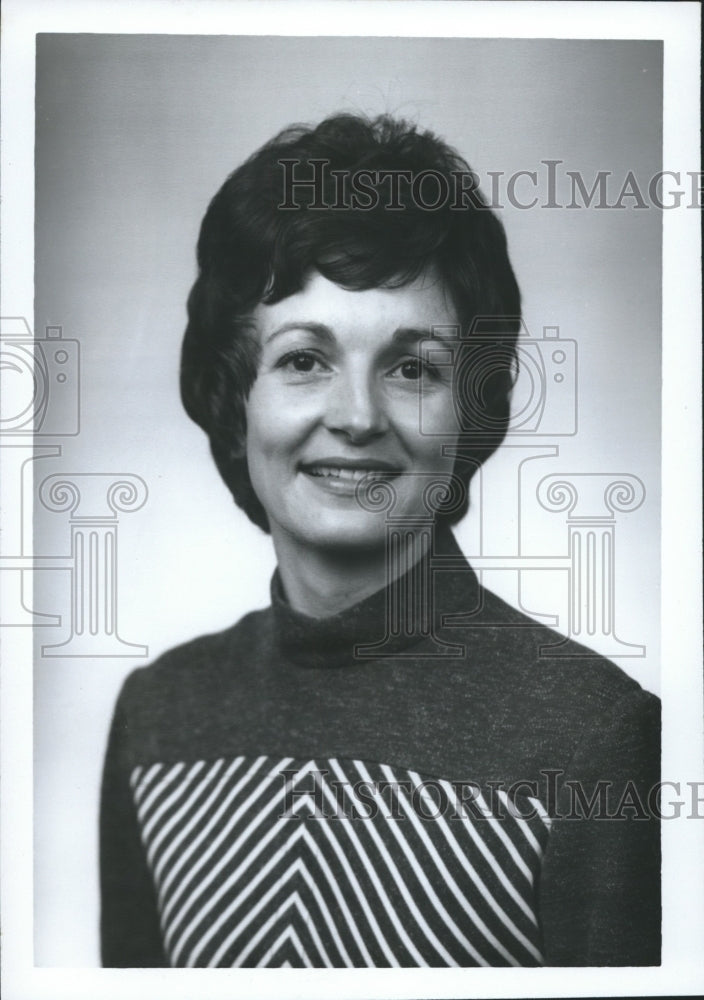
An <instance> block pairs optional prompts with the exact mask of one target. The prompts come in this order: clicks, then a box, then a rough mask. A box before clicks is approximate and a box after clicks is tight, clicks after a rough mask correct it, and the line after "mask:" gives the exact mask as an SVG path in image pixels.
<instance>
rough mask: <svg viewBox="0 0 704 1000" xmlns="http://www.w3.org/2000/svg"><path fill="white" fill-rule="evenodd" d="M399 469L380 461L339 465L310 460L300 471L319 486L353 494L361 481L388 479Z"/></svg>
mask: <svg viewBox="0 0 704 1000" xmlns="http://www.w3.org/2000/svg"><path fill="white" fill-rule="evenodd" d="M400 471H401V470H400V469H397V468H394V467H393V466H392V465H390V464H389V465H387V464H386V463H382V462H370V464H369V465H362V464H361V463H360V464H357V463H354V464H353V463H349V464H345V465H340V464H337V463H334V462H311V463H309V464H305V465H302V466H301V472H303V473H304V475H306V476H308V477H309V478H310V479H311V480H314V481H315V483H316V484H317V485H319V486H322V487H325V488H327V489H330V490H333V491H334V492H336V493H346V494H349V495H354V494H355V493H356V490H357V486H358V485H359V484H360V483H361V482H362V481H366V482H370V483H371V482H378V481H388V480H389V479H393V478H394V477H395V476H398V475H399V474H400Z"/></svg>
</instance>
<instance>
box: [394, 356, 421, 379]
mask: <svg viewBox="0 0 704 1000" xmlns="http://www.w3.org/2000/svg"><path fill="white" fill-rule="evenodd" d="M400 372H401V375H402V376H403V378H407V379H419V378H421V377H422V375H423V364H422V362H421V361H420V360H419V359H418V358H414V359H413V361H404V362H403V364H402V365H401V366H400Z"/></svg>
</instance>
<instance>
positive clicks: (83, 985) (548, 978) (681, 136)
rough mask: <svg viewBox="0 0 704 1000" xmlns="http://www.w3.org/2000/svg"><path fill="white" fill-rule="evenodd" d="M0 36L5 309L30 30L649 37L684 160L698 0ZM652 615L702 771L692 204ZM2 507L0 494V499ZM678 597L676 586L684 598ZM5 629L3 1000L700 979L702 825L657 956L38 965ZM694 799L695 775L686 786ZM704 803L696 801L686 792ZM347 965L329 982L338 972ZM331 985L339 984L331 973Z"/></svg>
mask: <svg viewBox="0 0 704 1000" xmlns="http://www.w3.org/2000/svg"><path fill="white" fill-rule="evenodd" d="M3 15H4V16H3V36H2V157H3V171H2V235H3V239H2V272H3V282H2V306H1V310H0V312H1V314H2V315H3V316H6V315H14V316H19V315H25V316H31V315H32V312H33V308H32V306H33V260H34V254H33V250H34V247H33V221H34V207H33V197H34V184H33V178H34V171H33V152H34V128H33V124H34V57H35V35H36V33H38V32H58V33H61V32H77V33H81V32H94V33H98V34H103V33H105V34H109V33H121V34H132V33H136V34H150V33H154V34H184V35H190V34H194V35H198V34H216V35H217V34H239V35H249V34H252V35H257V34H272V25H275V26H276V30H275V32H274V33H275V34H277V35H306V34H315V35H364V34H369V35H378V36H386V35H397V36H398V35H403V36H409V37H410V36H415V37H430V36H435V37H449V36H460V37H461V36H470V37H487V38H498V37H511V38H546V37H552V38H583V39H596V38H609V39H627V38H635V39H661V40H662V41H663V42H664V157H663V166H664V167H666V168H667V169H671V170H680V171H682V172H683V173H685V172H686V171H693V170H698V169H700V166H699V114H698V112H699V88H698V86H697V84H698V81H699V50H700V7H699V4H697V3H688V2H685V3H677V4H670V3H666V2H655V3H629V2H623V3H602V2H593V3H569V2H545V3H542V2H519V0H516V2H507V3H501V2H499V3H492V2H487V3H484V2H476V3H468V2H462V0H448V2H445V0H440V2H423V0H354V2H353V0H336V2H335V3H330V2H329V0H328V2H303V0H293V2H291V0H263V2H258V3H254V2H248V0H241V2H240V0H136V2H135V0H122V2H110V0H108V2H101V0H73V2H71V0H53V2H52V0H6V2H5V4H4V10H3ZM663 224H664V231H663V240H664V244H663V331H664V334H663V424H662V444H663V448H662V455H663V459H662V482H663V491H662V504H663V515H662V516H663V520H662V550H663V560H662V582H663V586H662V594H663V598H662V623H663V650H664V655H663V670H662V692H663V731H664V748H663V775H664V776H672V775H676V776H677V780H679V781H681V782H682V784H683V785H684V784H685V783H686V782H693V783H695V782H700V783H701V782H702V779H703V774H702V758H703V749H704V743H703V739H702V673H701V516H700V515H701V504H700V489H701V485H700V484H701V467H700V456H701V385H700V371H701V364H700V350H701V312H700V299H699V289H700V287H701V263H700V261H701V246H700V243H701V240H700V216H699V213H698V212H697V211H696V209H694V210H692V209H688V208H686V207H685V206H684V205H683V206H682V207H681V208H680V209H676V210H672V211H669V212H665V213H664V216H663ZM2 500H3V501H4V502H3V504H2V507H3V509H4V508H5V502H9V498H8V497H7V496H3V497H2ZM681 595H685V598H684V599H683V598H682V596H681ZM8 631H9V632H10V633H11V634H9V635H6V634H3V635H2V648H3V657H2V660H3V674H2V693H3V698H2V708H3V719H2V722H3V725H2V792H3V800H4V801H3V806H4V808H3V810H2V876H3V878H2V890H3V892H2V902H3V931H4V942H3V944H4V947H3V961H4V974H3V980H4V990H5V996H6V997H8V998H9V1000H20V998H23V1000H24V998H27V1000H43V998H47V1000H61V998H64V997H66V998H67V1000H68V998H70V1000H78V998H83V997H85V998H91V1000H94V998H96V997H100V998H103V997H113V996H114V997H124V996H125V995H129V994H130V993H131V994H133V995H135V996H149V997H150V998H158V997H162V996H164V997H169V1000H179V998H189V1000H190V998H192V997H193V996H194V995H197V996H199V997H202V998H209V997H230V996H232V993H233V988H234V989H235V990H236V993H237V996H238V997H243V998H244V997H250V996H252V997H262V998H263V997H272V998H274V997H275V998H277V1000H285V998H289V997H290V998H294V997H301V998H306V1000H316V998H319V997H320V998H322V997H331V996H335V995H339V994H340V993H341V991H344V995H345V996H347V997H349V998H356V997H360V998H361V997H369V996H374V997H378V998H381V997H399V998H401V997H418V996H433V997H462V996H467V995H468V993H470V992H471V993H472V994H473V995H481V996H484V997H508V996H511V997H516V996H521V995H524V996H534V997H547V996H555V995H561V996H600V995H608V996H617V995H620V996H630V995H640V996H646V995H650V996H660V995H661V996H664V995H686V994H696V993H701V992H702V991H704V959H703V957H702V947H701V942H702V940H704V897H703V896H702V894H701V884H702V876H703V875H704V837H702V833H704V825H703V824H702V823H698V822H697V821H696V820H689V819H686V818H685V817H682V819H680V820H673V821H670V822H668V823H664V824H663V851H664V855H663V962H662V966H661V967H659V968H642V969H597V968H589V969H582V970H579V972H578V973H577V972H576V970H560V969H557V968H544V969H531V970H517V969H502V970H498V969H476V970H471V972H469V971H468V970H466V969H464V970H463V969H443V970H431V969H405V970H394V971H387V970H358V971H357V972H356V973H355V974H354V975H349V974H348V973H346V972H345V973H343V972H337V971H330V970H300V971H298V970H296V971H292V970H261V971H254V970H241V971H237V972H226V971H223V970H212V971H211V970H188V971H181V970H155V969H148V970H110V969H71V968H61V969H39V968H35V967H34V965H33V954H32V939H33V934H32V927H33V918H32V898H33V892H32V885H33V876H32V860H33V852H32V843H33V831H32V808H33V807H32V670H31V662H32V653H31V636H30V635H29V630H25V629H11V630H5V632H8ZM696 787H697V788H699V789H700V796H701V797H702V798H704V784H699V785H697V786H696ZM700 810H701V811H702V813H704V802H702V803H701V804H700ZM343 975H344V980H343V979H342V978H341V977H342V976H343ZM343 983H344V986H343V985H342V984H343Z"/></svg>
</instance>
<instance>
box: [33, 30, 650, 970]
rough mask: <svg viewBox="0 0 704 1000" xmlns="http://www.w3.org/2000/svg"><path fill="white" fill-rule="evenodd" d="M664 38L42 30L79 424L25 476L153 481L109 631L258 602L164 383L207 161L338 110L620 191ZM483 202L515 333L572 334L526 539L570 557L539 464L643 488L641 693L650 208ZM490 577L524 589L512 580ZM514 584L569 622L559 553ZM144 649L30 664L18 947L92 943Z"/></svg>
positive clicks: (640, 636)
mask: <svg viewBox="0 0 704 1000" xmlns="http://www.w3.org/2000/svg"><path fill="white" fill-rule="evenodd" d="M661 56H662V46H661V44H660V43H658V42H637V41H625V42H624V41H618V42H616V41H613V42H611V41H562V40H520V41H519V40H515V41H511V40H473V39H383V38H344V39H342V38H274V37H269V38H266V37H247V38H244V37H216V36H213V37H205V36H204V37H183V36H178V37H177V36H173V37H171V36H163V35H162V36H118V35H114V36H108V35H105V36H101V35H43V36H38V47H37V105H36V107H37V115H36V128H37V131H36V184H37V188H36V299H35V330H36V331H41V330H42V329H43V328H44V326H45V325H47V324H59V325H61V326H62V327H63V330H64V336H65V337H71V338H76V339H78V340H79V341H80V343H81V352H82V372H81V433H80V435H78V436H77V437H74V438H65V439H62V441H61V443H62V445H63V449H64V451H63V455H62V457H61V459H44V460H42V461H41V462H38V463H36V465H37V468H36V471H35V476H36V478H37V481H40V480H41V479H42V478H43V477H44V475H49V474H52V473H56V472H66V473H69V472H96V473H99V472H116V473H136V474H138V475H140V476H141V477H142V478H143V479H144V480H145V481H146V483H147V485H148V488H149V500H148V503H147V505H146V506H145V507H144V508H143V509H142V510H141V511H139V512H137V513H134V514H129V515H124V516H123V518H122V519H121V521H120V528H119V531H120V545H119V630H120V633H121V635H122V637H123V638H124V639H126V640H128V641H133V642H139V643H144V644H147V645H148V646H149V650H150V657H151V656H154V655H157V654H158V653H159V652H161V651H162V650H163V649H165V648H167V647H169V646H171V645H173V644H175V643H176V642H179V641H182V640H185V639H188V638H191V637H192V636H193V635H195V634H197V633H199V632H203V631H208V630H214V629H218V628H222V627H225V626H226V625H228V624H230V623H231V622H232V621H234V620H236V619H237V618H238V617H239V616H240V615H241V614H242V613H244V612H245V611H247V610H249V609H251V608H252V607H254V606H261V605H264V604H266V603H267V592H268V580H269V576H270V574H271V570H272V568H273V555H272V553H271V548H270V542H269V540H268V539H267V538H266V537H265V536H264V535H262V534H261V533H260V532H258V531H257V529H255V528H254V527H253V526H251V525H250V524H249V522H247V521H246V519H245V518H244V516H243V515H242V514H241V513H240V512H239V511H238V510H237V509H236V508H234V506H233V504H232V502H231V500H230V498H229V494H228V493H227V491H226V489H225V487H224V486H223V485H222V484H221V482H220V480H219V478H218V476H217V473H216V471H215V469H214V467H213V466H212V463H211V460H210V458H209V455H208V450H207V442H206V440H205V438H204V436H203V435H202V433H201V432H200V430H199V429H198V428H196V427H195V426H193V425H192V424H190V422H189V421H188V419H187V417H186V416H185V414H183V413H182V411H181V408H180V403H179V399H178V386H177V376H178V352H179V344H180V338H181V335H182V332H183V327H184V323H185V298H186V295H187V292H188V289H189V288H190V285H191V283H192V281H193V278H194V276H195V271H194V247H195V241H196V237H197V232H198V226H199V223H200V219H201V217H202V214H203V212H204V210H205V207H206V205H207V202H208V200H209V199H210V197H211V196H212V195H213V193H214V192H215V190H216V189H217V187H218V186H219V185H220V184H221V183H222V181H223V179H224V178H225V176H226V175H227V174H228V173H229V172H230V171H231V170H232V169H233V168H234V167H235V166H236V165H237V164H238V163H239V162H241V160H242V159H243V158H244V157H245V156H247V155H249V154H250V153H251V152H252V151H253V150H254V149H255V148H256V147H257V146H258V145H260V144H261V143H262V142H264V141H265V140H267V139H268V138H270V137H271V135H272V134H273V133H274V132H276V131H277V130H279V129H280V128H282V127H284V126H285V125H288V124H290V123H291V122H294V121H311V122H315V121H317V120H319V119H320V118H322V117H324V116H325V115H327V114H329V113H331V112H333V111H338V110H342V109H346V110H357V111H362V112H366V113H371V114H374V113H378V112H381V111H388V112H391V113H395V114H399V115H402V116H405V117H408V118H411V119H412V120H414V121H418V122H419V123H420V124H421V125H423V126H425V127H429V128H432V129H433V130H434V131H436V132H437V133H438V134H440V135H441V136H443V137H444V138H445V139H447V140H448V141H449V142H450V143H451V144H452V145H454V146H456V147H457V148H458V150H459V151H460V152H461V153H462V154H463V155H464V156H466V158H467V159H468V161H469V162H470V164H471V165H472V166H473V167H475V169H476V170H477V171H478V173H479V175H480V177H485V176H486V174H487V172H488V171H490V170H491V171H504V172H505V174H506V175H510V174H511V173H513V172H515V171H517V170H538V171H541V170H542V169H544V168H541V166H540V161H541V160H544V159H548V158H554V159H561V160H563V161H564V164H563V167H562V169H563V170H565V169H571V170H578V171H580V172H581V173H582V174H583V175H584V177H585V181H586V182H587V183H588V186H591V183H592V181H593V178H594V176H595V175H596V172H597V171H599V170H610V171H613V174H614V178H615V179H617V180H616V185H615V192H616V193H618V190H619V188H620V181H621V180H622V179H623V178H624V177H625V175H626V174H627V172H628V171H629V170H633V171H634V173H635V174H636V176H637V177H638V179H639V180H640V181H642V185H641V186H642V187H644V188H647V181H648V179H649V178H650V177H651V176H652V175H653V174H654V173H655V172H656V171H657V170H658V169H660V167H661V145H662V133H661V121H662V110H661V107H662V90H661V88H662V80H661V66H662V63H661ZM519 190H523V189H522V188H521V189H519ZM558 194H559V195H562V197H563V198H564V197H566V194H565V191H564V190H562V191H560V190H558ZM627 204H630V202H627ZM501 217H502V220H503V222H504V224H505V226H506V230H507V234H508V239H509V248H510V252H511V256H512V261H513V264H514V268H515V270H516V273H517V276H518V280H519V283H520V285H521V288H522V291H523V296H524V313H525V318H526V322H527V325H528V328H529V330H530V331H531V333H532V334H533V336H534V337H539V336H540V332H541V329H542V327H543V326H544V325H559V326H560V329H561V333H562V336H563V337H569V338H573V339H575V340H576V341H577V342H578V346H579V352H580V367H579V381H578V402H579V425H578V428H579V432H578V434H577V435H576V436H574V437H568V438H563V439H561V440H560V454H559V457H557V458H554V459H541V460H540V461H535V462H533V463H532V466H531V467H530V468H529V467H527V468H526V471H525V476H524V489H523V492H522V494H521V496H520V507H521V516H522V524H523V531H524V537H525V539H526V542H525V543H524V547H525V549H526V551H529V552H530V553H532V554H540V555H546V556H549V555H564V554H565V552H566V527H565V522H564V517H563V516H562V515H559V514H547V513H545V512H544V511H541V510H540V508H538V506H537V504H536V501H535V499H534V498H535V486H536V484H537V482H538V480H539V479H540V478H542V476H544V475H547V474H550V473H560V472H588V473H595V472H615V473H622V472H628V473H632V474H634V475H636V476H638V477H639V478H640V479H641V480H642V481H643V483H644V484H645V487H646V491H647V496H646V502H645V503H644V505H643V506H642V507H641V508H640V509H639V510H638V511H636V512H635V513H633V514H631V515H627V516H624V517H623V518H622V519H621V520H619V524H618V532H617V534H618V541H617V561H616V570H617V578H616V584H617V626H618V632H619V635H620V636H621V638H623V639H624V640H626V641H630V642H635V643H640V644H643V645H645V646H646V649H647V655H646V656H645V657H642V658H638V659H617V662H618V663H619V665H620V666H622V667H623V669H625V670H627V671H628V672H629V673H631V674H632V675H633V676H635V677H636V678H637V679H638V680H639V681H640V682H641V683H643V684H644V686H646V687H648V688H650V689H651V690H657V688H658V683H659V679H658V662H659V537H660V535H659V503H658V498H659V463H660V309H661V305H660V250H661V237H660V232H661V216H660V213H659V212H657V211H656V210H655V209H652V208H650V209H648V210H641V211H634V210H632V209H628V210H625V211H616V210H610V211H604V210H601V211H600V210H596V209H594V208H592V209H589V210H586V209H581V210H571V211H570V210H567V209H553V210H549V209H540V208H534V209H531V210H526V211H521V210H519V209H517V208H513V207H511V206H508V207H506V208H505V209H504V210H502V212H501ZM555 440H557V439H555ZM541 443H544V439H541ZM525 455H526V456H527V455H528V452H526V453H525ZM529 466H530V463H529ZM516 490H517V485H516V467H515V453H514V454H512V453H511V451H510V449H504V451H503V453H499V454H497V455H496V456H495V457H494V458H493V459H492V460H491V462H490V464H489V466H488V467H487V470H486V475H485V493H486V495H487V497H488V498H489V503H488V504H487V509H486V511H485V525H484V532H485V533H484V543H485V551H488V552H490V553H492V554H515V549H516V531H517V524H516V512H517V503H516ZM68 531H69V529H68V521H67V518H66V516H65V515H60V514H48V513H46V512H42V514H41V516H38V517H37V519H36V523H35V546H34V551H35V555H39V554H55V553H65V552H66V551H67V550H68V546H69V535H68ZM477 533H478V524H477V512H476V510H475V511H474V513H473V514H470V515H469V516H468V518H467V520H466V522H463V524H462V525H461V526H460V528H459V529H458V532H457V534H458V538H459V540H460V542H461V544H462V545H463V546H464V548H465V550H466V551H467V552H468V554H470V555H471V552H472V551H473V550H474V549H475V548H476V544H477V537H478V534H477ZM35 575H36V577H37V580H36V595H35V609H36V610H38V611H44V612H47V613H52V614H63V615H64V618H65V620H66V616H67V614H68V596H67V595H68V592H69V581H68V579H67V577H68V574H67V573H66V572H54V573H45V574H41V573H39V574H35ZM486 583H487V585H489V586H491V587H492V588H493V589H495V590H497V591H499V592H500V593H502V595H503V596H505V597H506V598H507V599H508V600H514V601H515V600H516V599H517V596H518V595H517V592H516V589H515V580H514V578H513V576H512V575H511V574H505V573H493V574H487V579H486ZM521 596H522V600H523V603H524V606H525V607H526V608H527V609H528V610H534V611H536V612H539V611H543V612H556V613H559V614H560V616H561V618H560V624H561V627H563V628H564V627H565V612H566V594H565V579H564V574H561V573H557V572H555V573H547V574H545V573H526V574H523V580H522V593H521ZM38 631H41V632H42V633H44V634H43V635H42V636H41V641H42V642H46V641H61V639H62V638H64V637H65V632H62V631H61V629H56V630H49V629H43V630H38ZM50 631H51V632H52V635H51V636H47V634H46V633H47V632H50ZM593 645H595V646H596V648H599V644H598V642H594V643H593ZM144 662H146V661H145V660H136V659H129V658H126V659H111V658H100V659H97V658H96V659H89V660H79V659H68V658H67V659H51V660H48V659H46V660H44V659H42V658H41V657H39V658H38V660H37V668H36V672H35V746H36V773H35V810H36V811H35V832H36V844H35V857H36V864H35V902H36V935H35V936H36V952H35V960H36V962H37V964H48V965H52V964H53V965H65V966H68V965H92V964H96V963H97V961H98V952H97V915H98V897H97V795H98V784H99V777H100V768H101V763H102V761H101V758H102V753H103V749H104V743H105V738H106V734H107V726H108V724H109V718H110V713H111V711H112V706H113V703H114V699H115V696H116V694H117V691H118V689H119V685H120V683H121V681H122V679H123V677H124V676H125V674H126V672H127V671H129V670H130V669H132V668H133V667H134V666H137V665H141V664H142V663H144Z"/></svg>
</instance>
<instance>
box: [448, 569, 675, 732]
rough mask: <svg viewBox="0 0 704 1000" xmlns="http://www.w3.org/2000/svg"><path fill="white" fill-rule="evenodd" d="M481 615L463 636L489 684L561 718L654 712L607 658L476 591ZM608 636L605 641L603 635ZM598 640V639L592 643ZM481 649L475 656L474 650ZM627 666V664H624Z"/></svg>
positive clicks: (629, 675) (652, 698)
mask: <svg viewBox="0 0 704 1000" xmlns="http://www.w3.org/2000/svg"><path fill="white" fill-rule="evenodd" d="M480 604H481V611H480V614H479V616H478V617H477V619H476V621H475V623H474V624H472V623H468V625H467V626H466V630H465V632H464V635H465V637H466V642H467V646H468V648H473V650H474V655H475V656H476V655H477V654H479V655H481V658H482V662H483V663H484V664H485V673H486V675H487V678H488V679H489V682H490V683H491V682H492V681H491V678H492V674H493V675H494V676H493V682H494V683H495V681H496V680H497V679H498V677H499V676H500V677H501V678H502V679H503V682H504V684H506V685H509V686H512V687H513V688H514V690H515V691H516V692H519V691H520V693H521V696H522V697H523V698H525V699H526V700H527V701H528V703H529V704H532V705H534V707H535V708H536V710H537V708H538V706H539V705H540V706H542V707H543V710H545V708H548V707H552V708H553V709H554V710H555V712H556V714H558V715H561V714H562V715H563V716H565V717H569V716H574V719H573V721H574V722H577V721H578V719H579V718H580V717H582V718H583V717H585V716H592V717H598V716H600V715H604V714H611V713H612V712H613V711H617V712H618V711H619V710H623V711H627V712H630V711H632V710H633V708H634V707H635V708H637V709H642V710H644V711H646V712H651V711H653V710H657V708H658V706H659V699H658V698H657V696H656V695H654V694H652V693H651V692H650V691H648V690H646V689H644V688H643V686H642V685H641V684H640V683H639V681H638V680H637V679H636V678H637V671H636V670H630V671H629V672H627V671H625V670H624V669H622V667H620V666H618V665H617V664H616V663H615V662H613V660H611V659H609V658H608V656H607V655H603V654H602V653H600V652H597V651H595V650H594V649H592V648H589V647H588V646H587V645H584V644H583V643H582V642H580V641H578V640H577V639H576V638H574V637H567V636H565V635H563V634H561V633H559V632H557V631H555V630H554V629H553V628H550V627H549V626H547V625H545V624H543V623H540V622H538V621H536V620H535V619H533V618H531V617H530V616H529V615H528V614H525V613H524V612H522V611H519V610H517V609H516V608H514V607H513V606H511V605H509V604H507V603H506V602H505V601H504V600H503V599H502V598H500V597H498V596H497V595H496V594H494V593H493V592H491V591H490V590H487V589H485V588H483V587H482V588H481V601H480ZM605 638H608V637H605ZM595 642H598V639H596V640H595ZM480 650H481V653H479V651H480ZM629 662H631V663H633V660H631V661H629Z"/></svg>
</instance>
